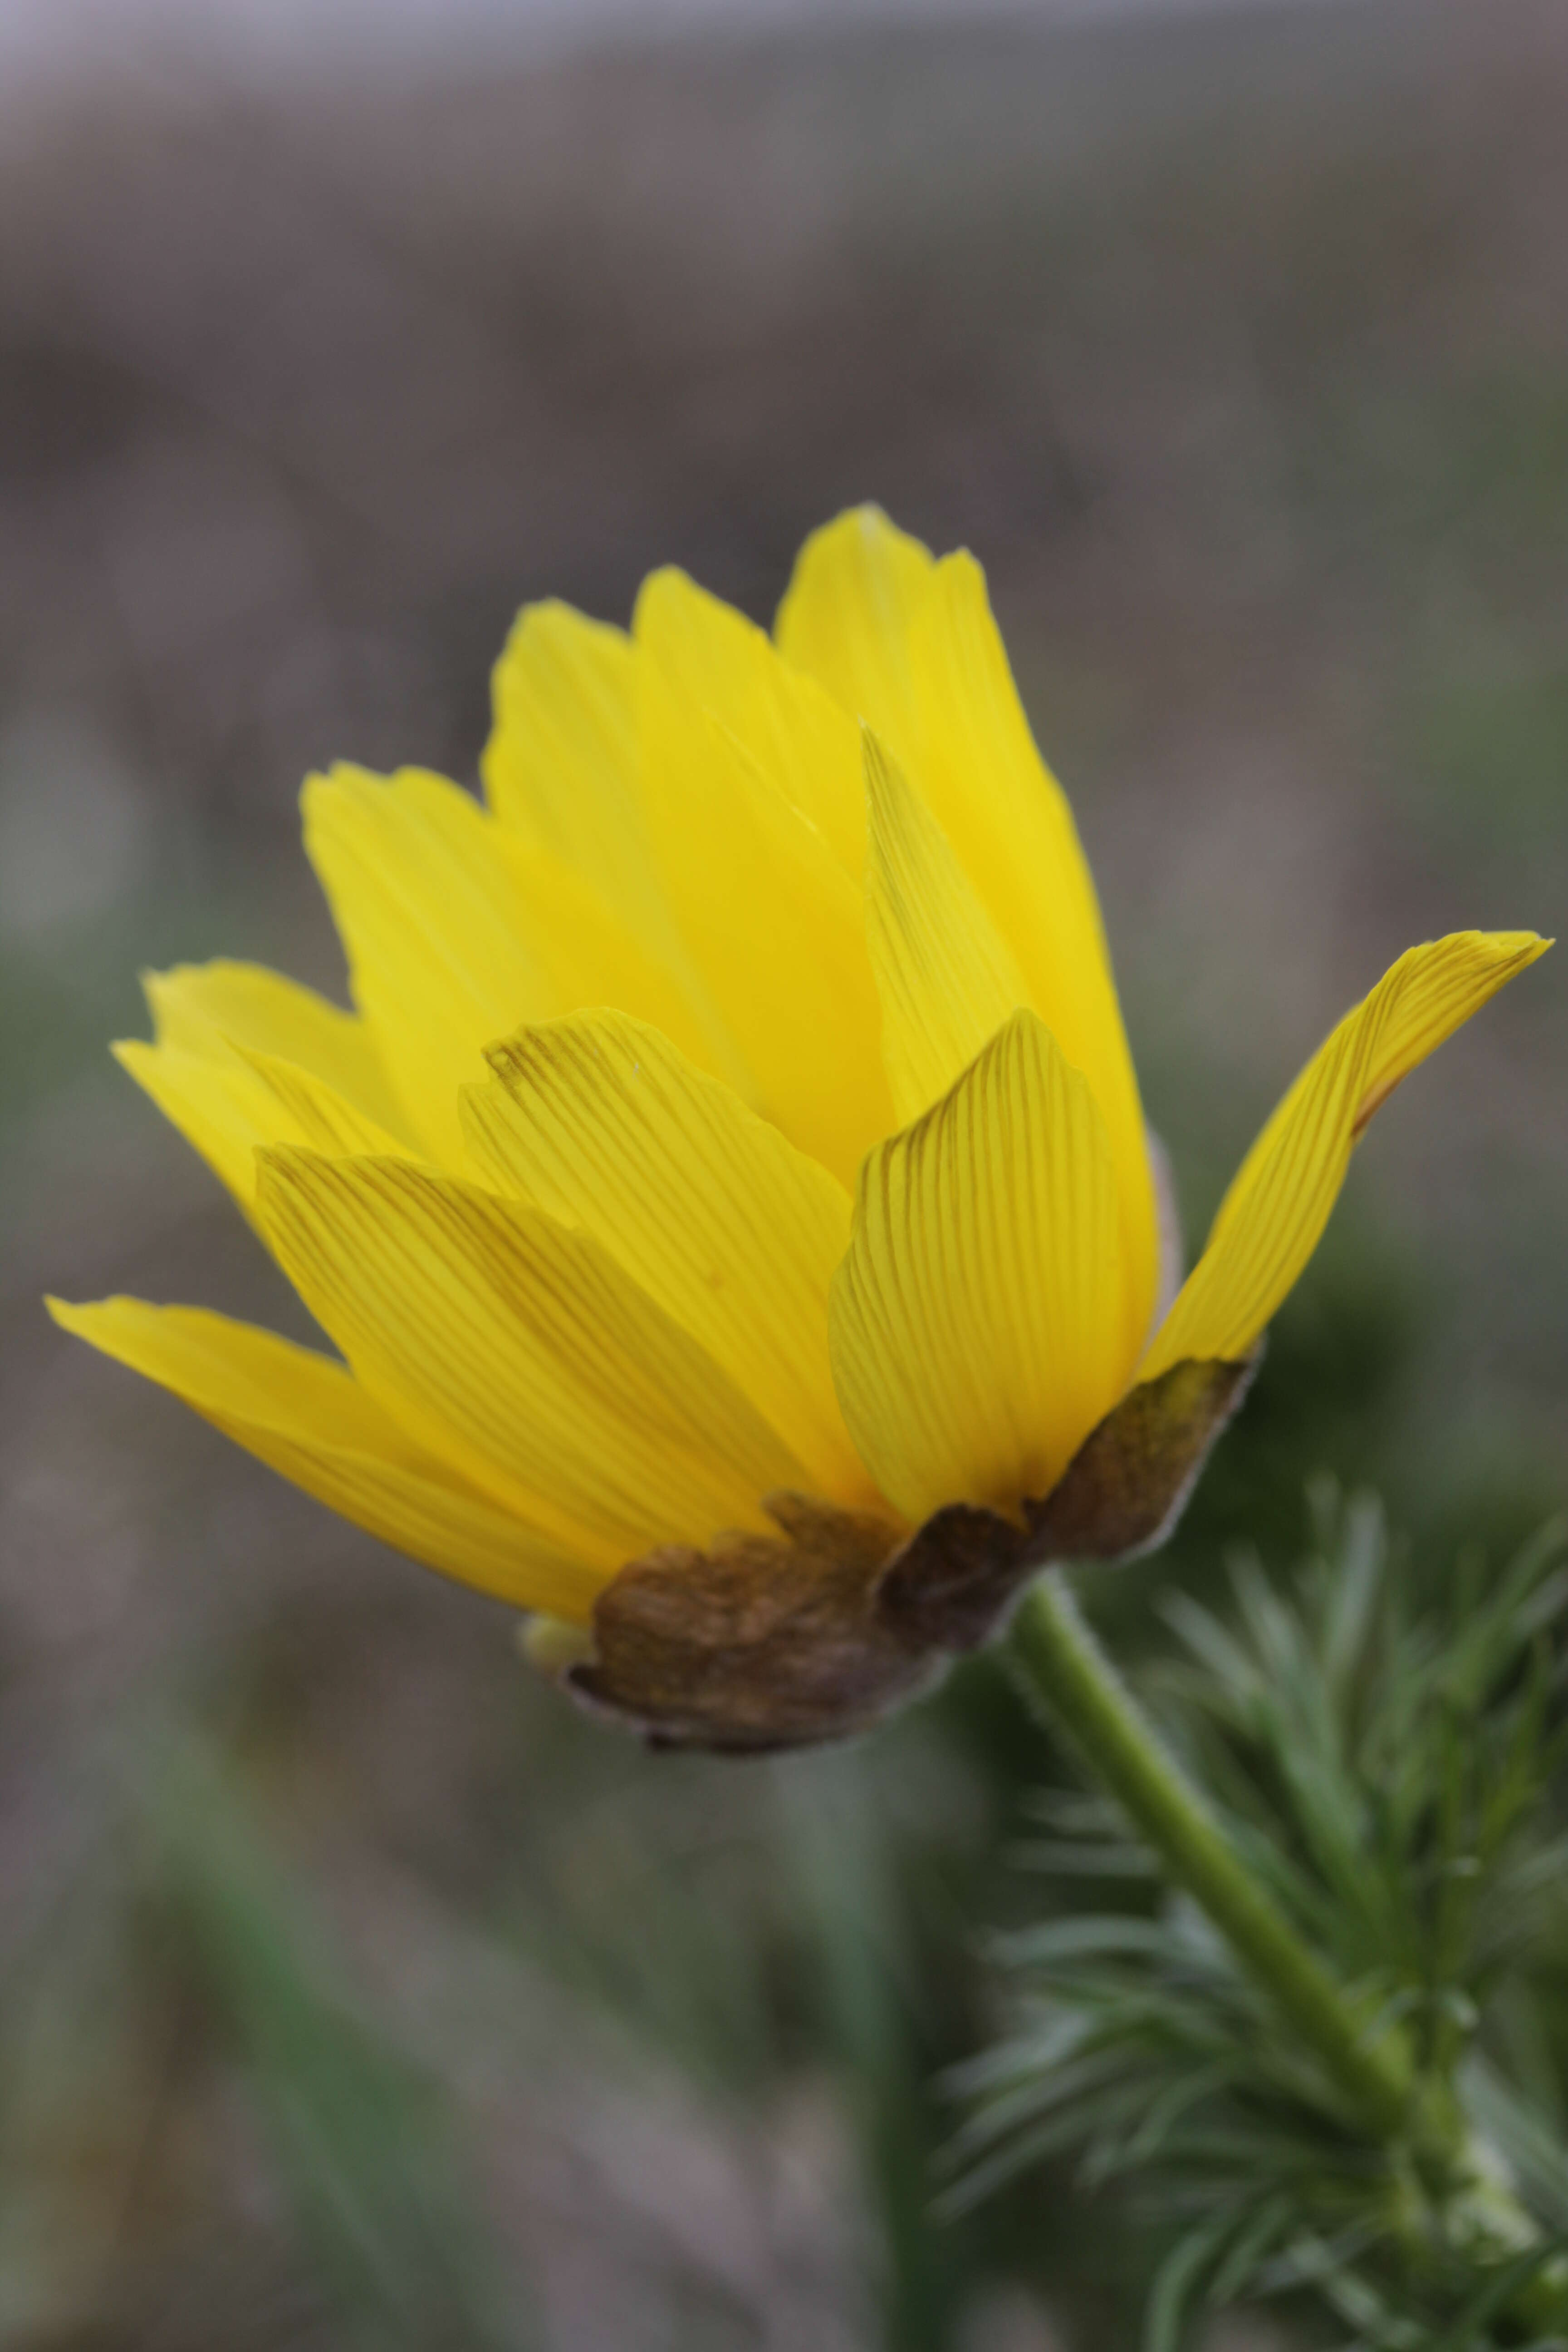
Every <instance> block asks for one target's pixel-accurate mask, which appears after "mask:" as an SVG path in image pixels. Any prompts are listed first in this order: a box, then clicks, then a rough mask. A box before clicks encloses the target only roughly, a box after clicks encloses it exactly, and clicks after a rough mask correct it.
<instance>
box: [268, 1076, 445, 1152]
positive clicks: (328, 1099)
mask: <svg viewBox="0 0 1568 2352" xmlns="http://www.w3.org/2000/svg"><path fill="white" fill-rule="evenodd" d="M242 1059H243V1060H244V1061H246V1062H247V1063H248V1064H249V1066H250V1067H251V1069H253V1070H254V1071H255V1073H256V1075H257V1076H258V1078H259V1079H260V1080H261V1082H262V1084H263V1085H264V1086H265V1087H267V1088H268V1092H269V1093H270V1094H271V1096H272V1097H273V1100H274V1101H275V1102H276V1103H277V1105H278V1108H279V1110H280V1111H281V1112H282V1114H283V1117H284V1118H285V1119H287V1121H288V1122H289V1130H290V1131H289V1132H288V1133H284V1132H282V1131H281V1129H276V1130H275V1131H274V1132H273V1133H272V1134H271V1135H268V1136H264V1137H258V1142H267V1143H294V1142H299V1143H303V1144H307V1145H309V1146H310V1149H311V1150H314V1151H330V1152H331V1154H332V1155H333V1156H334V1158H337V1159H352V1158H353V1157H354V1156H355V1155H359V1156H362V1157H363V1155H364V1154H365V1153H367V1152H382V1153H385V1154H387V1155H389V1156H390V1157H391V1158H393V1159H397V1160H407V1159H412V1158H413V1157H414V1156H415V1155H414V1154H413V1153H411V1152H409V1151H406V1150H405V1149H404V1147H403V1145H402V1144H401V1143H399V1141H398V1140H397V1139H396V1137H395V1136H392V1135H388V1133H387V1132H386V1130H385V1129H384V1128H382V1127H378V1126H377V1124H376V1122H375V1120H374V1118H367V1117H366V1115H365V1113H364V1112H363V1110H360V1109H359V1108H357V1107H356V1106H355V1105H354V1104H353V1103H352V1102H349V1101H347V1100H345V1098H344V1097H343V1096H342V1095H340V1094H337V1093H335V1092H334V1091H333V1089H332V1088H331V1087H329V1086H325V1085H323V1084H322V1082H321V1079H320V1078H318V1077H315V1076H312V1075H311V1073H310V1071H309V1070H301V1069H300V1067H299V1066H298V1065H297V1064H295V1063H293V1062H284V1061H279V1059H278V1058H277V1056H276V1055H271V1054H253V1053H252V1054H246V1055H243V1056H242Z"/></svg>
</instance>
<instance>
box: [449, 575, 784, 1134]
mask: <svg viewBox="0 0 1568 2352" xmlns="http://www.w3.org/2000/svg"><path fill="white" fill-rule="evenodd" d="M641 658H642V656H640V654H639V652H638V650H637V647H636V646H634V645H633V644H632V641H631V639H630V638H629V637H628V636H626V634H625V633H624V632H623V631H622V630H620V629H612V628H607V627H606V626H605V625H604V624H603V623H602V622H599V621H590V620H586V619H584V616H583V614H581V613H574V611H573V610H572V608H571V606H570V605H568V604H554V603H551V604H531V605H529V606H527V607H526V608H525V609H524V610H523V612H522V613H521V614H520V615H519V616H518V621H517V625H516V626H515V628H514V629H513V631H512V633H511V636H510V639H509V641H508V644H507V647H506V651H505V652H504V653H503V654H502V656H501V658H500V661H499V662H498V664H497V665H496V670H495V679H494V694H495V725H494V728H493V729H492V730H491V734H490V739H489V743H488V744H487V745H486V747H485V751H484V754H483V757H482V759H481V761H480V768H481V772H482V774H483V777H484V782H485V792H486V795H487V798H488V799H489V803H490V807H491V809H492V810H493V811H494V813H495V814H496V815H497V817H498V818H499V819H500V824H501V826H502V829H503V831H504V832H505V833H506V834H507V835H510V842H509V846H510V847H512V848H513V849H514V851H515V863H516V865H517V868H518V871H519V874H520V877H521V882H522V886H523V888H524V890H525V893H526V896H527V898H528V902H529V907H528V919H529V922H530V924H531V926H533V927H534V928H533V929H532V931H531V936H533V937H534V939H535V940H536V944H537V945H538V947H539V950H540V953H541V955H542V958H543V960H544V961H545V962H546V963H548V964H549V965H550V967H551V972H552V980H553V982H554V985H555V993H556V998H557V1003H556V1006H555V1010H556V1011H557V1012H564V1011H566V1010H567V1009H569V1008H572V1007H574V1006H576V1005H579V1004H621V1005H625V1006H627V1007H629V1008H630V1010H632V1011H633V1012H635V1013H637V1014H639V1015H640V1017H641V1018H643V1019H644V1020H647V1021H651V1022H653V1023H654V1024H656V1025H657V1026H658V1027H659V1028H661V1029H663V1030H665V1031H666V1033H667V1034H668V1035H670V1036H672V1037H674V1038H676V1039H677V1040H678V1041H679V1044H680V1045H681V1046H682V1048H683V1050H684V1051H686V1052H687V1053H689V1054H691V1055H693V1056H694V1057H695V1059H696V1060H697V1061H698V1062H699V1063H700V1065H701V1066H702V1067H703V1068H704V1069H711V1070H714V1071H716V1072H718V1073H719V1074H720V1075H721V1076H723V1077H725V1078H727V1079H728V1080H729V1082H730V1083H731V1085H733V1086H738V1087H741V1088H742V1091H748V1090H749V1087H750V1081H749V1078H748V1075H747V1072H746V1068H745V1065H744V1063H743V1061H742V1057H741V1055H740V1052H739V1049H738V1048H737V1046H736V1045H735V1042H734V1039H733V1037H732V1036H731V1034H730V1031H729V1027H728V1024H726V1022H725V1020H724V1018H723V1015H722V1013H721V1011H720V1009H719V1007H718V1006H717V1005H716V1004H715V1003H713V1000H712V998H711V997H710V994H709V993H708V992H707V990H706V989H705V987H704V986H703V983H702V981H701V979H700V975H699V973H698V971H697V967H696V965H695V963H694V962H693V961H692V958H691V955H690V952H689V950H688V948H687V946H686V944H685V942H684V940H682V938H681V936H680V931H679V926H678V925H677V923H676V920H675V917H674V913H673V911H672V909H671V907H670V904H669V901H668V898H667V897H666V895H665V892H664V889H663V887H662V885H661V883H660V880H659V875H658V864H657V862H656V860H655V858H654V855H653V850H652V845H651V843H650V839H649V835H648V824H647V808H646V806H645V800H644V793H643V788H642V774H641V751H640V746H639V740H638V724H639V720H638V698H637V676H638V665H639V662H640V660H641Z"/></svg>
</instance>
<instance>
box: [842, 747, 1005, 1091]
mask: <svg viewBox="0 0 1568 2352" xmlns="http://www.w3.org/2000/svg"><path fill="white" fill-rule="evenodd" d="M866 792H867V799H868V803H869V807H870V816H871V854H870V857H869V860H868V866H867V874H866V929H867V937H868V940H869V942H870V948H871V969H872V970H873V971H874V972H875V973H876V975H877V987H878V991H879V994H880V996H881V1000H882V1060H883V1063H884V1065H885V1066H886V1069H887V1073H888V1083H889V1086H890V1087H891V1088H892V1092H893V1113H894V1116H895V1118H897V1120H898V1123H899V1125H900V1127H905V1126H908V1125H909V1123H910V1121H911V1120H912V1119H917V1118H920V1116H921V1112H922V1111H926V1110H929V1109H930V1108H931V1104H932V1103H933V1102H935V1100H936V1099H937V1097H938V1096H939V1095H944V1094H945V1093H946V1092H947V1090H948V1088H949V1087H951V1086H952V1083H953V1081H954V1079H955V1078H957V1077H958V1076H960V1074H961V1073H962V1072H963V1070H964V1069H965V1068H966V1067H967V1066H968V1065H969V1064H970V1063H971V1062H973V1059H974V1057H975V1055H977V1054H978V1053H979V1051H980V1049H981V1047H982V1046H983V1045H986V1044H988V1043H989V1041H990V1040H991V1039H992V1038H993V1037H994V1035H995V1034H996V1032H997V1030H998V1029H1000V1028H1001V1026H1002V1024H1003V1023H1004V1022H1005V1020H1006V1018H1007V1016H1008V1014H1009V1013H1014V1012H1016V1010H1017V1009H1018V1007H1019V1006H1020V1005H1026V1004H1027V1003H1028V1001H1029V992H1028V990H1027V989H1026V986H1025V984H1024V980H1023V975H1022V974H1021V973H1020V971H1019V970H1018V967H1017V964H1016V961H1015V959H1014V957H1013V954H1012V951H1011V950H1010V949H1009V948H1008V947H1007V945H1006V942H1005V940H1002V939H1001V938H999V937H998V935H997V931H996V927H995V925H994V923H993V921H992V920H991V918H990V916H989V915H988V914H987V913H986V911H985V909H984V907H983V906H982V905H981V903H980V901H979V899H978V898H976V897H975V895H974V892H973V888H972V887H971V886H970V883H969V880H968V877H967V876H966V875H965V874H964V872H963V868H962V866H960V865H959V863H958V860H957V859H956V858H955V857H954V856H953V854H952V850H951V848H950V847H949V846H948V844H947V841H946V839H945V837H944V835H943V834H942V827H941V826H940V825H939V824H938V823H937V821H936V819H935V818H934V817H933V816H932V814H931V811H930V809H929V808H927V807H926V805H925V803H924V802H923V801H921V799H920V797H919V796H918V794H917V793H915V792H914V791H913V790H912V789H911V788H910V784H909V782H907V780H906V778H905V776H904V774H903V772H902V770H901V769H900V767H899V766H898V765H897V764H896V763H895V761H894V760H893V758H892V755H891V754H890V753H889V751H885V750H884V748H883V746H882V744H881V743H880V742H879V740H878V738H877V737H876V736H875V735H874V734H872V732H871V730H870V729H869V728H868V729H867V730H866Z"/></svg>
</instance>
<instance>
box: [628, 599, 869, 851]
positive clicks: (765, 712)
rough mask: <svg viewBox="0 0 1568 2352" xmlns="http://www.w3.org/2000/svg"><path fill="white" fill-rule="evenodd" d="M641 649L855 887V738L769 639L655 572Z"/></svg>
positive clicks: (858, 810)
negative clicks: (811, 831)
mask: <svg viewBox="0 0 1568 2352" xmlns="http://www.w3.org/2000/svg"><path fill="white" fill-rule="evenodd" d="M637 644H638V646H639V647H641V648H643V649H644V650H645V651H646V652H647V654H648V655H649V656H651V657H652V658H653V659H654V660H656V661H658V663H659V664H660V666H661V667H662V668H663V669H664V671H665V674H666V676H667V677H668V679H669V681H670V683H671V684H672V685H673V686H674V687H675V688H676V690H677V691H678V692H679V694H680V695H681V696H682V697H683V698H685V699H686V701H687V702H689V705H690V706H691V707H692V708H693V709H700V710H706V711H707V712H708V713H709V714H710V717H711V718H713V719H716V720H717V721H718V723H719V725H720V726H721V727H722V728H723V729H724V730H726V731H727V732H728V733H729V734H731V735H732V736H734V738H735V739H736V740H737V741H738V742H739V743H740V744H741V745H742V747H743V749H744V751H745V752H746V754H747V756H748V758H749V759H750V760H751V761H752V764H753V765H754V766H755V768H756V771H757V772H758V774H759V775H761V776H763V777H764V778H765V779H766V781H767V782H769V783H770V784H772V785H773V788H774V790H775V791H777V792H778V793H782V795H783V797H784V799H785V800H786V801H787V802H788V803H790V805H791V807H792V808H795V809H798V810H799V811H800V813H801V814H802V815H803V816H804V817H805V818H806V819H807V820H808V822H809V823H810V824H814V825H815V826H816V829H817V831H818V832H819V833H820V834H821V835H822V837H823V839H824V840H825V841H826V843H827V844H828V845H829V847H830V848H831V849H832V850H833V852H834V855H835V856H837V858H838V860H839V862H840V864H841V865H843V866H845V868H846V869H847V872H848V873H850V874H851V875H853V876H854V877H855V878H856V879H857V880H858V878H859V877H860V873H861V870H862V868H863V866H864V865H865V861H866V794H865V788H864V786H863V784H862V782H861V772H860V741H859V735H858V730H857V728H856V726H855V723H854V721H853V719H851V718H850V716H849V714H848V713H847V711H845V710H843V709H841V708H840V707H839V705H838V704H837V702H836V701H835V700H834V699H833V698H832V696H831V695H829V694H826V693H825V692H824V691H823V689H822V688H821V687H820V686H818V685H817V684H816V680H815V679H814V678H812V677H808V676H806V675H805V673H804V672H803V671H801V670H798V669H796V668H795V667H792V666H791V665H790V664H789V663H787V662H785V661H784V660H782V659H781V657H780V656H779V655H778V653H777V652H776V651H775V650H774V648H773V645H772V644H771V643H770V642H769V640H768V638H767V637H766V636H765V635H764V634H763V631H762V630H761V629H759V628H757V627H756V626H755V625H754V624H753V623H752V622H751V621H748V620H747V619H746V617H745V615H744V614H742V613H737V612H736V611H735V609H734V607H733V606H732V605H730V604H724V603H722V602H721V599H720V598H719V597H717V596H710V594H709V593H708V592H707V591H706V590H705V589H702V588H699V587H698V586H697V584H696V583H695V582H694V581H691V580H689V579H688V578H687V576H686V574H685V572H679V571H676V570H674V569H673V568H671V569H669V570H667V571H663V572H655V573H654V574H653V576H652V577H651V579H649V580H647V582H646V583H644V586H643V589H642V593H641V594H640V595H639V596H638V598H637Z"/></svg>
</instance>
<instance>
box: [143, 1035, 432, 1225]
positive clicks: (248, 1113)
mask: <svg viewBox="0 0 1568 2352" xmlns="http://www.w3.org/2000/svg"><path fill="white" fill-rule="evenodd" d="M179 1034H193V1035H195V1036H196V1038H197V1040H198V1043H199V1044H200V1045H202V1048H203V1050H201V1051H193V1052H187V1051H185V1050H184V1049H183V1048H181V1047H178V1046H174V1045H145V1044H144V1043H143V1042H142V1039H141V1038H139V1037H128V1038H123V1039H121V1042H120V1043H119V1044H118V1045H115V1046H114V1048H113V1053H114V1057H115V1059H116V1060H117V1061H118V1062H119V1064H120V1066H121V1068H122V1069H124V1070H126V1071H128V1072H129V1073H130V1075H131V1076H132V1077H133V1078H134V1079H135V1081H136V1083H137V1085H138V1086H139V1087H142V1090H143V1092H144V1093H146V1094H148V1095H150V1096H151V1097H152V1098H153V1101H154V1102H155V1103H156V1104H157V1106H158V1108H159V1109H160V1110H161V1111H162V1112H163V1116H164V1118H166V1119H168V1120H169V1121H170V1123H171V1124H172V1125H173V1126H174V1127H177V1128H178V1129H179V1130H180V1133H181V1134H182V1135H183V1136H184V1139H185V1140H186V1142H187V1143H189V1144H190V1145H191V1146H192V1147H193V1148H194V1149H195V1150H196V1151H199V1152H200V1154H201V1156H202V1158H203V1159H204V1160H205V1161H206V1163H207V1165H208V1167H209V1168H211V1169H212V1170H213V1171H214V1173H215V1174H216V1176H217V1177H218V1178H219V1179H220V1180H221V1181H223V1182H224V1183H225V1184H226V1185H227V1186H228V1189H229V1191H230V1192H232V1193H233V1194H234V1196H235V1199H236V1200H237V1202H239V1205H240V1207H241V1208H242V1209H243V1210H244V1211H245V1212H246V1214H247V1216H248V1215H250V1213H251V1211H252V1208H253V1206H254V1203H255V1199H256V1154H257V1150H258V1148H259V1147H260V1146H261V1145H262V1144H264V1143H305V1144H313V1145H315V1146H316V1147H317V1148H318V1149H319V1150H330V1151H340V1152H341V1151H389V1152H395V1153H401V1152H403V1150H404V1148H405V1147H404V1146H403V1144H402V1143H401V1142H400V1141H399V1140H398V1139H397V1138H396V1137H395V1136H392V1135H389V1134H388V1133H387V1132H386V1131H385V1129H383V1128H381V1127H379V1126H378V1125H377V1124H376V1122H375V1120H374V1119H373V1118H369V1117H368V1116H367V1115H366V1113H365V1112H363V1111H362V1110H360V1109H358V1108H356V1107H355V1106H354V1105H353V1103H352V1102H350V1101H348V1100H347V1099H346V1097H343V1096H342V1095H340V1094H338V1093H337V1092H335V1090H334V1089H333V1088H332V1087H330V1086H329V1085H327V1083H326V1081H325V1080H324V1079H322V1078H320V1077H317V1076H312V1075H311V1074H310V1072H309V1071H307V1070H302V1069H300V1068H299V1067H297V1066H295V1065H294V1064H292V1063H289V1062H284V1061H280V1060H277V1059H275V1058H274V1057H273V1056H272V1055H267V1054H256V1053H247V1052H245V1051H243V1050H241V1049H239V1048H237V1047H232V1046H230V1045H228V1044H227V1042H226V1040H225V1039H223V1038H222V1037H220V1036H218V1035H217V1034H216V1032H214V1033H212V1034H211V1035H210V1036H207V1037H205V1039H204V1038H203V1037H202V1035H201V1033H200V1032H199V1031H194V1030H193V1031H190V1032H186V1031H184V1030H182V1031H181V1032H180V1033H179Z"/></svg>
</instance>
